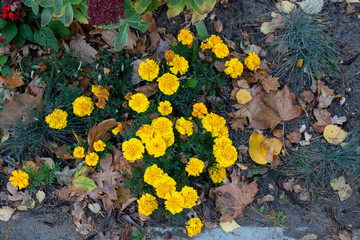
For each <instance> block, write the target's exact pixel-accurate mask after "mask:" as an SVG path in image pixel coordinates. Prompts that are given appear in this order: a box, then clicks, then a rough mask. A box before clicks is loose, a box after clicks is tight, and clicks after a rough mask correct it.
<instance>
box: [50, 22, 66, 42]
mask: <svg viewBox="0 0 360 240" xmlns="http://www.w3.org/2000/svg"><path fill="white" fill-rule="evenodd" d="M48 27H49V28H51V29H52V30H53V31H54V33H55V36H56V37H58V38H63V37H65V36H67V35H70V30H69V29H68V28H67V27H65V26H64V24H63V23H62V22H61V21H59V20H53V21H51V22H50V23H49V25H48Z"/></svg>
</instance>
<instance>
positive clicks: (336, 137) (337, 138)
mask: <svg viewBox="0 0 360 240" xmlns="http://www.w3.org/2000/svg"><path fill="white" fill-rule="evenodd" d="M347 134H348V133H347V132H345V131H344V130H342V129H341V128H339V127H338V126H336V125H327V126H326V127H325V130H324V138H325V139H326V141H328V142H329V143H331V144H339V143H342V142H343V141H344V139H345V138H346V136H347Z"/></svg>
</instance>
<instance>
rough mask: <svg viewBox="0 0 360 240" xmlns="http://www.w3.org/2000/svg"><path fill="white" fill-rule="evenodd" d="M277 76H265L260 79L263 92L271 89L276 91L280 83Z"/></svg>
mask: <svg viewBox="0 0 360 240" xmlns="http://www.w3.org/2000/svg"><path fill="white" fill-rule="evenodd" d="M278 80H279V78H274V77H272V76H267V77H265V78H264V79H262V81H261V82H262V85H263V88H264V90H265V92H267V93H269V92H270V91H271V90H273V91H276V90H278V88H279V87H280V83H279V82H278Z"/></svg>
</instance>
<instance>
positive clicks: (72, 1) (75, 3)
mask: <svg viewBox="0 0 360 240" xmlns="http://www.w3.org/2000/svg"><path fill="white" fill-rule="evenodd" d="M82 1H83V0H70V3H71V4H72V5H77V4H80V3H81V2H82Z"/></svg>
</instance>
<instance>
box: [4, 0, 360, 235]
mask: <svg viewBox="0 0 360 240" xmlns="http://www.w3.org/2000/svg"><path fill="white" fill-rule="evenodd" d="M325 2H326V3H325V6H324V8H323V11H322V13H323V14H324V16H326V17H327V19H328V20H329V28H330V31H331V33H332V35H333V38H334V39H335V40H336V42H337V46H338V47H339V51H340V52H339V58H340V59H339V60H342V61H346V60H348V59H350V58H352V57H354V56H355V55H356V54H359V53H360V15H348V14H346V12H345V7H346V3H333V2H332V1H325ZM354 6H355V7H356V12H360V5H359V4H355V5H354ZM273 9H274V3H273V2H272V1H268V0H247V1H242V0H229V1H228V4H227V5H222V4H217V5H216V7H215V9H214V12H215V14H216V17H215V18H214V20H210V19H209V17H208V18H207V19H206V21H205V22H206V26H207V29H208V31H209V33H212V34H216V32H215V30H214V28H213V24H214V22H215V21H216V20H220V21H221V22H222V23H223V24H224V30H223V31H222V32H221V33H220V36H221V37H225V38H228V39H231V40H232V41H234V42H235V43H236V47H237V48H238V49H237V50H238V51H240V42H241V41H243V40H244V38H243V35H242V32H243V31H246V32H247V33H248V35H249V38H250V41H251V42H252V44H256V45H259V46H262V47H263V49H264V50H265V51H266V52H267V54H268V55H267V56H265V57H266V58H267V60H268V61H269V62H270V61H271V58H270V56H271V53H270V52H271V49H270V48H269V47H268V46H266V45H265V44H264V40H265V38H264V35H263V34H262V33H261V32H260V30H259V28H260V26H261V23H262V22H263V21H264V20H266V19H267V18H268V17H269V15H270V12H271V11H272V10H273ZM154 17H155V19H156V21H157V26H158V27H166V30H167V32H168V33H171V34H173V35H176V34H177V33H178V31H179V30H180V29H181V28H182V27H184V25H182V24H183V23H184V16H183V15H181V16H178V17H175V18H173V19H171V20H169V19H167V17H166V12H165V7H161V8H160V10H158V11H157V12H156V13H155V15H154ZM192 30H193V31H195V28H194V27H192ZM268 57H269V58H268ZM340 72H341V73H342V74H341V75H338V76H334V77H328V78H326V79H324V80H325V82H326V84H327V85H328V86H329V87H330V88H332V89H334V90H335V92H336V93H337V94H341V93H344V94H345V98H346V102H345V104H344V105H343V106H340V104H339V99H336V100H335V104H332V106H331V107H330V109H329V111H330V112H332V113H334V114H332V115H335V113H336V115H338V116H346V117H347V118H348V119H349V122H348V128H353V127H355V126H357V125H358V122H359V120H360V73H359V72H360V56H359V57H358V58H357V59H356V60H355V61H354V62H353V63H351V64H350V65H340ZM302 90H305V89H302ZM300 92H301V90H300ZM308 120H309V119H307V117H306V116H302V117H300V118H298V119H296V120H294V121H291V122H290V123H287V126H286V128H287V129H286V130H285V132H286V131H287V130H288V129H293V128H295V127H296V128H298V127H299V126H300V125H301V124H303V123H306V124H307V125H308V126H310V125H311V124H310V125H309V123H308ZM231 137H232V138H233V140H235V142H236V141H237V142H242V140H243V139H247V138H248V136H244V135H242V133H240V132H232V133H231ZM245 137H246V138H245ZM243 161H245V162H250V157H249V156H248V155H245V156H243ZM285 179H286V178H285V177H283V176H279V175H278V174H277V173H276V172H268V173H266V174H265V175H264V176H262V177H258V184H259V189H260V191H259V193H258V194H257V196H256V197H257V198H261V197H263V196H265V195H268V194H271V195H273V196H274V197H275V201H273V202H271V203H268V204H267V205H266V208H265V210H264V211H260V210H259V209H260V207H261V205H258V204H257V203H256V200H255V202H254V203H253V204H251V205H250V206H249V207H248V208H247V209H246V211H245V213H244V216H243V217H241V218H239V219H237V223H238V224H240V225H241V226H259V227H261V226H274V222H273V221H271V220H269V216H273V215H276V214H278V213H279V212H281V211H282V212H283V213H284V216H286V217H285V218H284V222H280V223H279V225H278V226H283V227H284V228H285V229H286V231H285V234H286V235H287V236H289V237H293V238H301V237H302V236H303V235H305V234H308V233H313V234H316V235H317V236H318V239H333V238H334V236H336V235H337V234H338V232H339V230H347V231H348V232H349V233H351V231H354V232H355V231H356V230H359V229H360V194H359V186H352V188H353V190H354V194H353V195H352V197H351V199H349V200H347V201H344V202H340V201H339V198H338V196H337V195H335V194H334V193H329V192H326V191H324V192H320V193H317V194H315V193H314V194H312V195H311V196H310V197H311V199H312V201H310V202H308V203H307V204H299V203H297V202H295V201H294V200H292V199H291V198H290V197H289V196H287V195H285V197H284V198H282V199H280V196H281V195H282V191H281V189H280V188H279V187H278V185H277V180H280V181H285ZM0 186H1V185H0ZM2 187H4V185H2ZM53 204H54V205H53V207H51V202H48V203H47V205H46V206H43V207H42V206H41V205H40V206H39V207H36V208H35V209H33V210H31V211H26V212H17V213H16V214H15V220H14V221H10V222H3V221H0V239H4V240H6V239H9V240H17V239H19V240H20V239H39V240H41V239H98V236H99V235H97V236H95V235H94V234H89V235H88V236H84V235H80V234H78V233H77V232H76V231H75V228H74V224H73V222H72V220H71V218H70V212H71V209H70V208H71V207H70V206H66V205H63V206H62V205H61V204H60V205H59V204H58V203H55V202H54V203H53ZM205 208H210V209H211V211H213V212H215V210H214V209H213V203H211V200H209V202H208V203H207V207H205ZM205 208H203V209H202V211H203V212H202V214H204V215H206V214H207V213H206V212H204V211H205V210H204V209H205ZM216 215H217V214H216V213H214V214H212V216H211V217H216ZM93 216H95V215H93ZM115 216H117V215H115V214H113V216H112V218H111V220H110V226H112V227H116V228H117V229H118V230H119V229H121V228H122V227H124V226H128V224H127V223H126V221H124V222H121V221H119V219H120V218H121V216H117V217H115ZM96 221H97V222H99V223H102V222H103V219H97V220H96ZM115 225H116V226H115ZM169 226H170V225H169ZM98 230H101V228H99V229H98ZM184 238H186V237H185V236H184ZM164 239H171V236H164Z"/></svg>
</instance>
